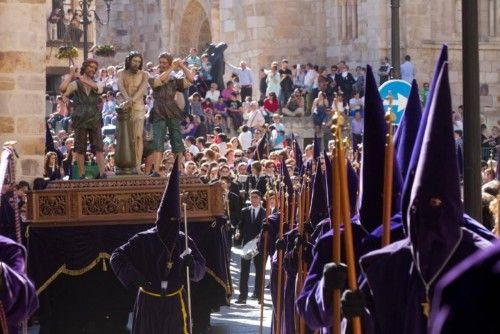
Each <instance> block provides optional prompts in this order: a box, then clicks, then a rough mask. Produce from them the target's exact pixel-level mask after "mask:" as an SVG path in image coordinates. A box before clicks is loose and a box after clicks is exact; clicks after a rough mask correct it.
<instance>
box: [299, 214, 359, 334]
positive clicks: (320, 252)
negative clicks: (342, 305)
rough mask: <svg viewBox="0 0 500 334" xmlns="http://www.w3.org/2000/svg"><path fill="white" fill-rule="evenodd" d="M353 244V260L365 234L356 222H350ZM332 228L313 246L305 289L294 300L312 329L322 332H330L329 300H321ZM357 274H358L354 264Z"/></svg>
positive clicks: (357, 254) (342, 247)
mask: <svg viewBox="0 0 500 334" xmlns="http://www.w3.org/2000/svg"><path fill="white" fill-rule="evenodd" d="M351 226H352V234H353V246H354V254H355V262H356V263H357V262H358V261H357V260H358V259H359V257H360V256H361V255H362V254H361V241H362V240H363V238H364V237H365V236H366V231H365V229H364V228H363V227H362V226H361V225H360V224H359V222H358V221H353V222H352V225H351ZM343 234H344V233H343V229H342V228H341V243H342V245H341V249H344V236H343ZM332 242H333V230H331V229H330V230H329V231H328V232H327V233H326V234H324V235H323V236H322V237H321V238H320V239H319V240H318V242H317V243H316V245H315V246H314V249H313V262H312V264H311V267H310V268H309V273H308V275H307V279H306V282H305V284H304V288H303V289H302V292H301V294H300V296H299V298H298V299H297V301H296V306H297V310H298V312H299V314H300V315H301V316H302V317H303V318H304V319H305V321H306V324H307V325H308V326H309V327H310V328H312V329H321V332H322V333H328V332H329V328H328V327H329V326H331V322H332V312H333V311H332V306H331V303H328V302H327V303H325V301H324V300H323V286H324V281H323V267H324V266H325V264H327V263H329V262H332ZM341 256H342V257H341V261H342V262H344V263H345V261H346V260H345V252H342V254H341ZM356 273H359V269H358V266H356Z"/></svg>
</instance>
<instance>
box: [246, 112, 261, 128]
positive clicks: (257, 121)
mask: <svg viewBox="0 0 500 334" xmlns="http://www.w3.org/2000/svg"><path fill="white" fill-rule="evenodd" d="M265 123H266V120H265V118H264V115H262V111H260V110H258V109H257V110H254V111H252V112H250V114H249V116H248V121H247V126H248V127H249V128H257V127H261V126H263V125H264V124H265Z"/></svg>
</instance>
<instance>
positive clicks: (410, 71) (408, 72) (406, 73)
mask: <svg viewBox="0 0 500 334" xmlns="http://www.w3.org/2000/svg"><path fill="white" fill-rule="evenodd" d="M415 75H416V70H415V65H413V63H412V62H410V61H405V62H404V63H402V64H401V80H404V81H406V82H409V83H410V84H411V83H412V81H413V79H415Z"/></svg>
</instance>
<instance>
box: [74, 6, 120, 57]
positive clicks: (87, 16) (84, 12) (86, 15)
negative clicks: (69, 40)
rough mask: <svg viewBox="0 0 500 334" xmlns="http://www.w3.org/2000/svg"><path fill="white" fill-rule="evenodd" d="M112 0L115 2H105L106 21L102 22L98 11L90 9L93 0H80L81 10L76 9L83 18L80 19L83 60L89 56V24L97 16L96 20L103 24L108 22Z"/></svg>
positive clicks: (76, 12)
mask: <svg viewBox="0 0 500 334" xmlns="http://www.w3.org/2000/svg"><path fill="white" fill-rule="evenodd" d="M111 2H113V0H104V3H105V4H106V13H107V20H106V23H103V22H102V20H101V18H100V17H99V15H97V12H96V11H95V10H94V9H89V6H90V4H91V3H92V0H82V1H80V8H81V10H80V9H77V10H75V14H79V15H81V16H82V20H81V21H80V23H81V24H82V25H83V60H86V59H87V58H88V56H89V45H88V36H87V32H88V29H89V24H90V23H92V21H91V19H92V18H95V20H96V21H97V22H98V23H99V24H101V25H106V24H108V23H109V14H110V13H111Z"/></svg>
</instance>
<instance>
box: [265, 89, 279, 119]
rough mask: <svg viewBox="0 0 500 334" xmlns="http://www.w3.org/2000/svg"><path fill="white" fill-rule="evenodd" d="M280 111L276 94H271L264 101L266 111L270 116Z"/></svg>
mask: <svg viewBox="0 0 500 334" xmlns="http://www.w3.org/2000/svg"><path fill="white" fill-rule="evenodd" d="M278 109H279V104H278V99H277V97H276V93H274V92H271V93H269V95H268V96H267V98H266V99H265V100H264V110H265V111H266V112H268V113H270V114H274V113H277V112H278Z"/></svg>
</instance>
